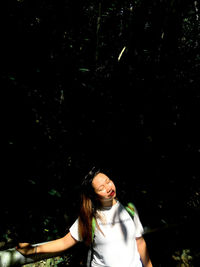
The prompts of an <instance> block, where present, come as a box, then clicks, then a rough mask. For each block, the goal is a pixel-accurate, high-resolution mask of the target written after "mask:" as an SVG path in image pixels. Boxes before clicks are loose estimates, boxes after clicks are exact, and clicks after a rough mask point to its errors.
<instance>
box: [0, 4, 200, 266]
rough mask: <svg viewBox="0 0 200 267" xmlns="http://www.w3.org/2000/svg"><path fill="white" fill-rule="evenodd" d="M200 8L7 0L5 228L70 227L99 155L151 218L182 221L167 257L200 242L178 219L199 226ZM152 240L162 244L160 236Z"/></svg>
mask: <svg viewBox="0 0 200 267" xmlns="http://www.w3.org/2000/svg"><path fill="white" fill-rule="evenodd" d="M199 8H200V7H199V4H198V3H197V1H184V2H183V1H173V0H171V1H166V0H163V1H155V0H153V1H145V0H141V1H137V0H135V1H132V2H130V1H104V0H102V1H80V2H77V1H67V0H62V1H61V0H60V1H46V0H42V1H32V0H31V1H30V0H29V1H26V0H16V1H11V0H10V1H8V8H7V9H5V14H4V15H6V16H4V21H3V24H4V26H5V27H4V29H3V31H2V43H3V48H2V49H1V54H2V57H1V58H2V60H1V63H2V67H3V68H2V72H1V84H2V90H1V91H2V100H3V111H2V114H3V124H2V130H3V132H4V130H5V129H6V136H5V137H4V138H3V143H4V144H5V143H6V149H5V152H4V150H3V161H2V165H3V170H4V168H5V171H3V172H2V173H3V174H4V175H3V178H2V191H3V192H2V194H1V202H2V204H3V205H2V211H1V213H2V218H3V220H2V221H1V224H2V226H1V229H0V231H1V236H2V238H3V236H4V239H5V237H6V238H7V237H8V233H7V232H8V230H9V233H10V231H11V232H12V234H11V238H10V239H11V240H12V241H13V242H15V240H19V239H23V240H25V239H26V240H27V239H28V240H31V241H37V242H38V241H44V239H51V238H55V237H57V236H61V235H63V234H64V233H65V232H66V231H67V227H69V226H70V224H71V222H73V220H74V219H75V218H76V215H77V212H78V205H79V184H80V181H81V180H82V178H83V176H84V175H85V174H86V173H87V171H88V170H89V169H90V168H91V166H93V165H94V164H96V163H97V164H98V165H101V164H102V165H107V166H109V167H110V168H111V169H112V171H113V175H114V177H116V182H117V183H118V184H120V188H119V191H120V190H121V191H126V194H125V193H123V192H122V195H123V197H124V199H126V198H127V199H129V198H131V200H132V201H133V202H135V203H136V206H138V209H139V210H140V214H141V218H142V221H143V222H144V225H147V226H148V227H151V228H154V227H160V226H162V224H164V225H166V224H167V225H171V224H176V225H178V228H177V229H179V232H178V230H177V229H175V230H174V228H173V230H170V228H169V230H167V231H169V234H168V233H167V234H165V233H163V238H164V240H165V241H166V240H167V242H166V243H165V248H163V251H165V252H166V249H168V248H169V247H170V249H169V250H168V251H167V252H166V253H168V254H167V255H165V256H166V257H168V258H169V259H170V260H171V254H172V253H174V251H175V250H176V249H180V250H181V249H183V248H185V247H188V246H189V247H190V245H191V238H192V235H189V234H188V235H187V238H186V240H187V241H188V243H187V242H186V243H184V242H185V241H186V240H185V238H180V236H181V235H182V233H183V232H184V231H182V228H181V226H180V227H179V224H181V225H182V223H183V224H184V223H186V225H190V227H193V223H196V215H197V214H199V201H200V200H199V194H200V191H199V188H200V184H199V176H200V172H199V159H200V142H199V136H200V132H199V129H200V127H199V114H200V92H199V71H200V68H199V66H200V55H199V50H198V48H199V41H200V35H199V32H200V31H199V30H200V23H199ZM120 53H121V54H120ZM130 184H131V186H130ZM193 218H195V219H194V220H192V219H193ZM195 226H197V225H196V224H195ZM188 227H189V226H188ZM196 228H198V227H196ZM195 230H196V231H197V229H195ZM195 230H194V232H195ZM173 231H174V232H173ZM178 233H179V235H178ZM194 234H195V233H194ZM152 236H153V234H152ZM176 237H177V238H176ZM184 237H185V234H184ZM157 238H158V239H157ZM174 238H175V240H176V241H177V242H174V247H172V246H171V245H170V244H171V242H172V240H174ZM152 239H154V242H155V243H154V247H156V249H155V250H154V249H152V255H154V253H155V255H158V253H157V252H156V251H157V249H158V247H159V245H158V244H159V243H160V242H161V240H160V236H158V237H157V236H156V234H155V235H154V237H152V238H149V242H150V243H151V242H152V243H153V241H152ZM166 244H169V245H166ZM161 247H162V246H160V248H161ZM195 249H196V248H194V250H195ZM153 250H154V251H153ZM171 250H172V251H171ZM195 251H196V250H195ZM165 252H164V253H165ZM160 255H161V257H160V260H161V261H162V258H164V257H162V256H163V255H164V254H163V252H160ZM158 264H159V263H158ZM163 264H164V263H163ZM170 264H171V265H170V266H172V263H170ZM159 266H160V265H159ZM162 266H165V265H162ZM166 266H169V265H166Z"/></svg>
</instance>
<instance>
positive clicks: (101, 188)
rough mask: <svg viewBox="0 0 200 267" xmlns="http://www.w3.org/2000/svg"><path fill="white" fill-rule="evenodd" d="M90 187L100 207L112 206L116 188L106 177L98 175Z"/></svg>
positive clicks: (101, 174)
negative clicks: (99, 202)
mask: <svg viewBox="0 0 200 267" xmlns="http://www.w3.org/2000/svg"><path fill="white" fill-rule="evenodd" d="M92 186H93V188H94V191H95V193H96V195H97V196H98V198H99V200H100V201H101V203H102V205H110V204H111V205H112V204H114V203H113V201H114V198H115V197H116V188H115V185H114V183H113V181H112V180H110V178H109V177H108V176H106V175H105V174H103V173H98V174H97V175H96V176H95V177H94V179H93V181H92Z"/></svg>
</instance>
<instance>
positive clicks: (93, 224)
mask: <svg viewBox="0 0 200 267" xmlns="http://www.w3.org/2000/svg"><path fill="white" fill-rule="evenodd" d="M95 227H96V220H95V218H94V217H93V218H92V241H93V239H94V232H95Z"/></svg>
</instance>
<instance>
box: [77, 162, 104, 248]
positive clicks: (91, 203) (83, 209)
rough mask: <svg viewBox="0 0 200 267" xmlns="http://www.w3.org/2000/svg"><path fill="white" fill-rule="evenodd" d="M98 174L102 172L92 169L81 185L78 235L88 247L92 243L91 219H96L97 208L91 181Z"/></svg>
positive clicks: (98, 169) (95, 168) (97, 204)
mask: <svg viewBox="0 0 200 267" xmlns="http://www.w3.org/2000/svg"><path fill="white" fill-rule="evenodd" d="M100 172H102V170H101V169H100V168H97V167H93V168H92V169H91V170H90V171H89V173H88V174H87V175H86V176H85V178H84V180H83V182H82V185H81V203H80V212H79V234H80V236H81V238H82V239H83V241H84V242H85V244H86V245H88V246H89V245H90V244H91V243H92V219H93V218H95V219H96V217H97V208H98V206H99V202H98V200H97V198H96V195H95V192H94V189H93V187H92V181H93V179H94V177H95V176H96V175H97V174H98V173H100Z"/></svg>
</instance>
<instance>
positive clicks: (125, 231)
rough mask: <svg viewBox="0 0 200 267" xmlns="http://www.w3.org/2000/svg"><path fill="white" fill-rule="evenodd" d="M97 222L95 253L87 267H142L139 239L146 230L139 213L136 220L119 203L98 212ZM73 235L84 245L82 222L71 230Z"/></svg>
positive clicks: (93, 247) (94, 243)
mask: <svg viewBox="0 0 200 267" xmlns="http://www.w3.org/2000/svg"><path fill="white" fill-rule="evenodd" d="M98 214H99V216H100V218H98V219H97V222H98V224H99V226H100V229H101V231H100V230H99V229H98V227H97V226H96V228H95V236H94V242H93V246H92V249H93V256H92V262H91V249H90V251H89V253H88V263H87V266H88V267H89V266H90V262H91V266H92V267H142V263H141V261H140V255H139V252H138V250H137V244H136V238H137V237H141V236H142V234H143V227H142V224H141V222H140V219H139V216H138V214H137V212H136V213H135V215H134V220H133V219H132V218H131V216H130V215H129V213H128V212H127V211H126V209H125V208H124V206H123V205H122V204H121V203H120V202H117V203H116V204H115V205H113V206H112V207H109V208H104V209H101V210H99V211H98ZM70 233H71V235H72V236H73V238H75V239H76V240H78V241H82V240H81V237H80V236H79V231H78V219H77V220H76V221H75V223H74V224H73V225H72V226H71V228H70Z"/></svg>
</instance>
